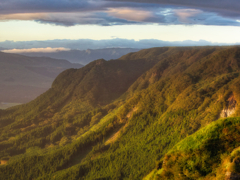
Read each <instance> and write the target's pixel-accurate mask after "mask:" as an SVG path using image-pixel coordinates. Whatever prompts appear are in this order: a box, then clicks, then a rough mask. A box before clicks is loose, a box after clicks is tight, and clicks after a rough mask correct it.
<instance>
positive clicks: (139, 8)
mask: <svg viewBox="0 0 240 180" xmlns="http://www.w3.org/2000/svg"><path fill="white" fill-rule="evenodd" d="M239 9H240V3H239V1H238V0H208V1H206V0H202V1H197V0H178V1H177V0H172V1H171V2H169V1H167V0H130V1H129V0H111V1H106V0H58V1H57V0H42V1H36V0H2V1H1V2H0V21H9V20H31V21H37V22H40V23H48V24H55V25H61V26H74V25H80V24H81V25H84V24H91V25H101V26H113V25H126V24H147V23H154V24H160V25H176V24H186V25H194V24H199V25H221V26H223V25H226V26H240V21H239V20H240V12H239Z"/></svg>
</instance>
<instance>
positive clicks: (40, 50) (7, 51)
mask: <svg viewBox="0 0 240 180" xmlns="http://www.w3.org/2000/svg"><path fill="white" fill-rule="evenodd" d="M69 50H70V49H68V48H64V47H58V48H51V47H47V48H31V49H9V50H3V51H2V52H5V53H33V52H34V53H37V52H44V53H52V52H58V51H69Z"/></svg>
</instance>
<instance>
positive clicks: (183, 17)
mask: <svg viewBox="0 0 240 180" xmlns="http://www.w3.org/2000/svg"><path fill="white" fill-rule="evenodd" d="M174 12H175V14H176V15H177V16H178V18H179V20H180V21H181V22H183V23H189V18H190V17H194V16H196V15H198V14H201V13H202V11H201V10H198V9H176V10H174Z"/></svg>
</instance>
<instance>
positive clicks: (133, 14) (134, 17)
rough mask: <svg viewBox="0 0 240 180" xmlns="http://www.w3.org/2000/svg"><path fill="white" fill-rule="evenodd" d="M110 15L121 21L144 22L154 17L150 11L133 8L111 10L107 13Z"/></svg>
mask: <svg viewBox="0 0 240 180" xmlns="http://www.w3.org/2000/svg"><path fill="white" fill-rule="evenodd" d="M107 12H108V14H109V15H111V16H114V17H117V18H119V19H126V20H128V21H138V22H141V21H144V20H146V19H149V18H152V17H154V15H153V13H152V12H150V11H144V10H137V9H131V8H109V10H108V11H107Z"/></svg>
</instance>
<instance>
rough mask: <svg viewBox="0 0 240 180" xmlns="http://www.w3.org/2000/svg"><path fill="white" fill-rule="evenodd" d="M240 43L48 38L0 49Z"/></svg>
mask: <svg viewBox="0 0 240 180" xmlns="http://www.w3.org/2000/svg"><path fill="white" fill-rule="evenodd" d="M220 45H240V42H239V43H236V44H233V43H231V44H227V43H212V42H209V41H204V40H200V41H190V40H187V41H175V42H169V41H162V40H157V39H142V40H139V41H136V40H133V39H132V40H131V39H119V38H116V39H106V40H92V39H78V40H68V39H62V40H60V39H59V40H48V41H18V42H14V41H4V42H0V50H1V51H2V52H7V53H32V52H44V53H46V52H57V51H70V50H87V49H105V48H136V49H145V48H151V47H163V46H220Z"/></svg>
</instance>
